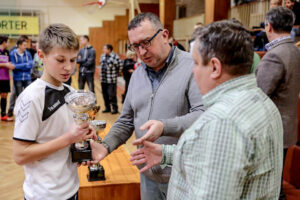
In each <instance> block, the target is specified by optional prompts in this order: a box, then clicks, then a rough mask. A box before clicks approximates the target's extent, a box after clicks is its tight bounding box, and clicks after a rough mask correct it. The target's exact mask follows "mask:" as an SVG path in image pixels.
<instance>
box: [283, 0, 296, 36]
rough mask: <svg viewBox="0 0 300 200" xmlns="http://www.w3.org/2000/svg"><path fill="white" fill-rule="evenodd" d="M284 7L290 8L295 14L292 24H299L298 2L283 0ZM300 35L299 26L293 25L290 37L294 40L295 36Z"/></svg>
mask: <svg viewBox="0 0 300 200" xmlns="http://www.w3.org/2000/svg"><path fill="white" fill-rule="evenodd" d="M284 5H285V7H287V8H288V9H290V10H292V11H293V13H294V14H295V18H296V19H295V23H294V25H300V2H297V1H295V0H285V1H284ZM297 36H300V27H294V28H292V31H291V37H292V39H293V41H294V42H297V41H296V37H297Z"/></svg>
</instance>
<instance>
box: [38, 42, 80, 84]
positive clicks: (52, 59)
mask: <svg viewBox="0 0 300 200" xmlns="http://www.w3.org/2000/svg"><path fill="white" fill-rule="evenodd" d="M77 53H78V51H77V50H70V49H63V48H60V47H54V48H53V49H52V50H51V51H50V52H49V53H48V54H47V55H46V54H45V53H44V52H42V51H41V50H39V51H38V55H39V57H40V58H41V60H42V61H43V66H44V72H43V76H42V79H43V80H45V81H47V82H49V83H51V84H53V85H56V86H60V85H61V83H62V82H66V81H67V80H69V78H70V77H71V74H72V72H73V70H74V68H75V66H76V57H77Z"/></svg>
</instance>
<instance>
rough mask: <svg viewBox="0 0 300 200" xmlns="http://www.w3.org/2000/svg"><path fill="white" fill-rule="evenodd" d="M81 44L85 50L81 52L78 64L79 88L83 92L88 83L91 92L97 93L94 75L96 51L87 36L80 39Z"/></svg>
mask: <svg viewBox="0 0 300 200" xmlns="http://www.w3.org/2000/svg"><path fill="white" fill-rule="evenodd" d="M80 44H81V46H82V47H83V48H82V49H80V50H79V53H78V57H77V63H78V64H79V73H78V88H79V89H80V90H83V89H84V85H85V83H87V85H88V87H89V90H90V91H91V92H94V93H95V86H94V74H95V65H96V64H95V59H96V51H95V49H94V48H93V46H92V45H91V44H90V39H89V36H87V35H84V36H81V37H80Z"/></svg>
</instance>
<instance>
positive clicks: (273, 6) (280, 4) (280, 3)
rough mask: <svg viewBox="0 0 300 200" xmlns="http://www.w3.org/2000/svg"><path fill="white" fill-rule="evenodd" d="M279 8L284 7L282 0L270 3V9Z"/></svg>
mask: <svg viewBox="0 0 300 200" xmlns="http://www.w3.org/2000/svg"><path fill="white" fill-rule="evenodd" d="M278 6H282V0H271V1H270V9H272V8H276V7H278Z"/></svg>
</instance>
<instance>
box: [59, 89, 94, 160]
mask: <svg viewBox="0 0 300 200" xmlns="http://www.w3.org/2000/svg"><path fill="white" fill-rule="evenodd" d="M65 102H66V104H67V106H68V107H69V108H70V109H71V110H72V111H73V112H74V113H75V114H74V115H73V118H74V119H75V123H76V124H81V123H83V122H86V121H88V119H89V115H88V114H87V112H88V111H89V110H91V109H92V108H93V107H94V105H95V103H96V97H95V94H94V93H92V92H90V91H87V90H77V91H72V92H69V93H68V94H67V95H66V96H65ZM71 155H72V162H84V161H88V160H92V150H91V147H90V142H89V140H87V141H81V142H77V143H75V144H72V145H71Z"/></svg>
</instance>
